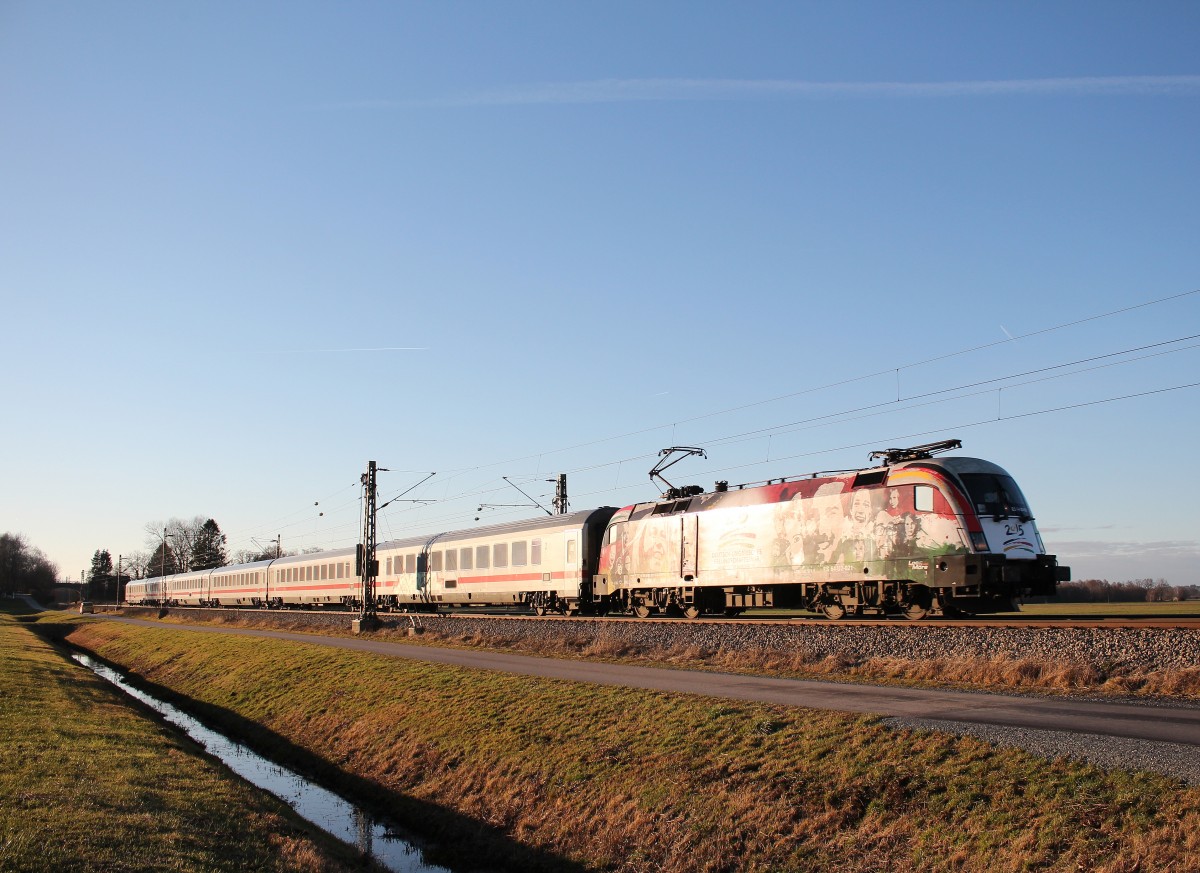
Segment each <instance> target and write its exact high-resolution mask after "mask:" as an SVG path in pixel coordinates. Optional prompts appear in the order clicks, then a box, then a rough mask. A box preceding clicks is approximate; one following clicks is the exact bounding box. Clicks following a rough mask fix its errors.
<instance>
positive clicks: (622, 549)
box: [127, 440, 1070, 620]
mask: <svg viewBox="0 0 1200 873" xmlns="http://www.w3.org/2000/svg"><path fill="white" fill-rule="evenodd" d="M960 446H961V443H960V442H959V441H957V440H946V441H942V442H938V443H930V444H926V445H922V446H914V447H911V448H905V449H885V450H881V451H879V452H872V453H871V456H870V459H871V460H872V461H876V462H877V463H875V464H873V465H872V466H869V467H865V468H862V469H858V470H850V471H834V472H829V473H813V474H806V475H804V476H798V477H784V478H780V479H772V480H768V481H766V482H762V483H751V484H746V485H739V486H734V487H730V486H729V485H728V483H726V482H717V483H716V485H715V487H714V488H713V490H711V491H705V490H704V489H703V488H701V487H699V486H687V487H685V488H679V489H675V488H672V489H669V490H668V491H667V492H665V493H664V495H663V497H662V498H660V499H658V500H654V501H650V502H645V503H636V504H632V505H629V506H625V507H620V508H617V507H610V506H603V507H598V508H595V509H587V510H582V511H577V512H570V513H566V514H562V515H551V516H548V517H542V518H536V519H530V520H524V521H515V522H509V523H504V524H493V525H487V526H482V527H476V528H473V529H469V530H453V531H445V532H440V533H433V534H428V535H424V536H417V537H409V538H405V539H397V540H392V541H389V542H385V543H382V544H380V545H379V546H378V548H377V551H376V556H377V559H378V565H379V569H378V576H377V579H376V583H375V603H374V606H375V608H376V609H377V610H382V611H429V610H438V609H450V608H457V607H500V606H504V607H510V608H516V609H519V610H523V611H528V612H532V613H534V614H537V615H546V614H547V613H556V614H560V615H564V616H573V615H580V614H583V615H608V614H619V615H633V616H638V617H642V618H648V617H651V616H679V617H684V618H700V617H702V616H718V615H719V616H733V615H738V614H740V613H742V612H744V611H745V610H747V609H750V608H767V607H776V608H796V609H806V610H810V611H812V612H815V613H818V614H823V615H824V616H826V617H827V618H829V619H834V620H837V619H842V618H846V617H848V616H868V615H886V616H904V617H906V618H909V619H913V620H916V619H921V618H925V617H926V616H946V617H952V616H968V615H977V614H987V613H996V612H1007V611H1012V610H1014V609H1017V608H1019V606H1018V604H1019V602H1020V600H1022V599H1025V598H1029V597H1034V596H1044V595H1052V594H1054V592H1055V589H1056V585H1057V583H1059V582H1064V581H1069V580H1070V568H1068V567H1064V566H1060V565H1059V564H1058V560H1057V557H1056V556H1055V555H1050V554H1046V549H1045V546H1044V544H1043V542H1042V539H1041V536H1040V534H1039V533H1038V529H1037V525H1036V523H1035V521H1034V517H1033V514H1032V512H1031V510H1030V509H1029V507H1028V504H1027V503H1026V501H1025V497H1024V495H1023V494H1022V493H1021V489H1020V488H1019V487H1018V485H1017V483H1016V481H1015V480H1014V479H1013V478H1012V476H1010V475H1009V474H1008V473H1007V472H1006V471H1005V470H1004V469H1003V468H1001V467H999V466H997V465H996V464H994V463H992V462H990V461H985V460H981V459H978V458H970V457H959V456H945V455H944V453H945V452H946V451H949V450H952V449H953V448H958V447H960ZM356 553H357V547H350V548H344V549H336V550H330V551H322V552H316V553H311V554H302V555H291V556H287V557H281V558H277V559H275V560H268V561H259V562H256V563H251V564H240V565H236V566H228V567H219V568H216V569H213V570H199V571H192V572H187V573H179V574H176V575H170V576H166V577H162V578H150V579H142V580H137V581H133V582H130V583H129V586H128V591H127V601H128V603H130V604H132V605H159V606H162V605H167V606H171V605H178V606H204V607H265V608H277V609H282V608H329V607H341V608H348V609H359V608H360V607H361V606H362V601H361V597H362V591H363V584H362V582H363V580H362V578H361V575H360V571H361V568H360V567H359V566H358V565H359V563H360V562H359V561H358V560H356Z"/></svg>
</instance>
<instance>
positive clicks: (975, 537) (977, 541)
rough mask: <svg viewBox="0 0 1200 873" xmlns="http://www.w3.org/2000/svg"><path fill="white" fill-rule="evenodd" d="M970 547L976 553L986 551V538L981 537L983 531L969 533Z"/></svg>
mask: <svg viewBox="0 0 1200 873" xmlns="http://www.w3.org/2000/svg"><path fill="white" fill-rule="evenodd" d="M971 547H972V548H973V549H975V551H977V552H986V551H988V541H987V537H986V536H984V535H983V531H981V530H973V531H971Z"/></svg>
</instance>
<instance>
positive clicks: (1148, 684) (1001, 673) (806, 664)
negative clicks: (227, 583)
mask: <svg viewBox="0 0 1200 873" xmlns="http://www.w3.org/2000/svg"><path fill="white" fill-rule="evenodd" d="M163 621H164V623H165V624H172V623H181V624H182V623H187V624H197V623H198V624H218V625H229V626H236V627H262V628H273V629H277V630H294V631H299V632H303V633H320V634H330V635H339V636H352V633H351V631H350V628H349V621H347V623H346V627H345V628H344V629H343V630H341V631H337V630H334V629H332V628H313V627H312V626H311V625H309V624H306V623H305V622H304V621H302V620H300V619H296V620H294V621H289V620H288V619H287V618H286V617H281V616H278V615H272V616H269V617H267V616H260V615H257V614H256V613H254V612H250V611H232V610H231V611H229V612H228V613H227V614H223V615H221V616H220V617H219V618H197V617H194V616H191V615H183V616H182V617H177V616H173V615H169V616H168V617H167V618H166V619H163ZM844 632H845V633H847V634H852V633H854V631H852V630H849V629H847V630H845V631H844ZM976 632H978V630H977V629H976V628H963V633H976ZM373 636H377V637H379V638H381V639H401V638H403V639H404V641H405V642H408V643H413V644H416V645H435V646H439V645H440V646H450V647H454V648H477V649H487V650H492V651H504V652H514V653H517V654H529V655H541V656H551V657H563V658H578V659H583V660H602V661H612V662H620V663H628V664H645V665H648V666H657V667H661V666H673V667H680V668H686V669H697V670H720V671H722V672H727V673H751V674H754V673H757V674H765V675H770V676H786V677H792V678H800V679H832V680H845V681H858V682H873V683H895V684H901V685H907V686H915V687H929V688H955V689H984V690H990V691H1037V692H1049V693H1068V692H1069V693H1082V692H1086V693H1089V694H1109V695H1117V696H1142V697H1151V698H1163V697H1169V698H1177V699H1185V700H1186V699H1200V666H1198V667H1191V668H1185V669H1176V668H1155V669H1145V668H1141V667H1131V666H1126V665H1120V664H1114V665H1107V666H1105V665H1097V664H1090V663H1084V662H1080V661H1073V660H1070V659H1068V658H1057V659H1055V660H1052V661H1048V660H1045V659H1039V658H1010V657H995V658H981V657H975V658H969V657H955V658H879V657H868V658H856V657H851V656H849V655H839V656H815V655H813V654H811V653H809V652H807V651H805V650H804V649H802V648H799V649H795V650H792V651H789V652H782V651H779V650H777V649H752V648H745V647H741V646H733V647H728V648H726V647H718V648H712V649H708V648H701V647H698V646H644V645H636V644H631V643H622V642H615V641H613V640H611V639H596V638H595V637H593V636H590V635H588V634H584V633H578V634H570V633H568V634H564V635H562V636H560V637H557V638H555V639H553V640H546V639H544V638H540V639H537V640H527V639H522V638H520V637H517V636H512V637H500V636H496V635H494V634H482V633H479V632H477V631H472V630H471V629H470V625H469V624H467V623H465V622H464V628H463V630H461V631H458V632H449V633H447V632H440V631H438V630H435V629H432V628H430V629H428V630H426V632H425V633H424V634H422V635H421V636H419V637H407V636H406V633H405V631H404V629H395V630H393V629H384V630H381V631H378V632H376V633H375V634H373Z"/></svg>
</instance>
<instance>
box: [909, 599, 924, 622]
mask: <svg viewBox="0 0 1200 873" xmlns="http://www.w3.org/2000/svg"><path fill="white" fill-rule="evenodd" d="M927 615H929V609H928V607H926V606H924V605H923V604H920V603H909V604H906V605H905V606H904V617H905V618H907V619H908V620H909V621H920V620H921V619H923V618H924V617H925V616H927Z"/></svg>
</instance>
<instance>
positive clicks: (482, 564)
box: [475, 546, 488, 570]
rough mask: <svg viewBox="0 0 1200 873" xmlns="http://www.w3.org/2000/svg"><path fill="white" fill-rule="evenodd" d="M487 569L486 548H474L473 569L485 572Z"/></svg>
mask: <svg viewBox="0 0 1200 873" xmlns="http://www.w3.org/2000/svg"><path fill="white" fill-rule="evenodd" d="M487 568H488V547H487V546H476V547H475V569H476V570H486V569H487Z"/></svg>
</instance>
